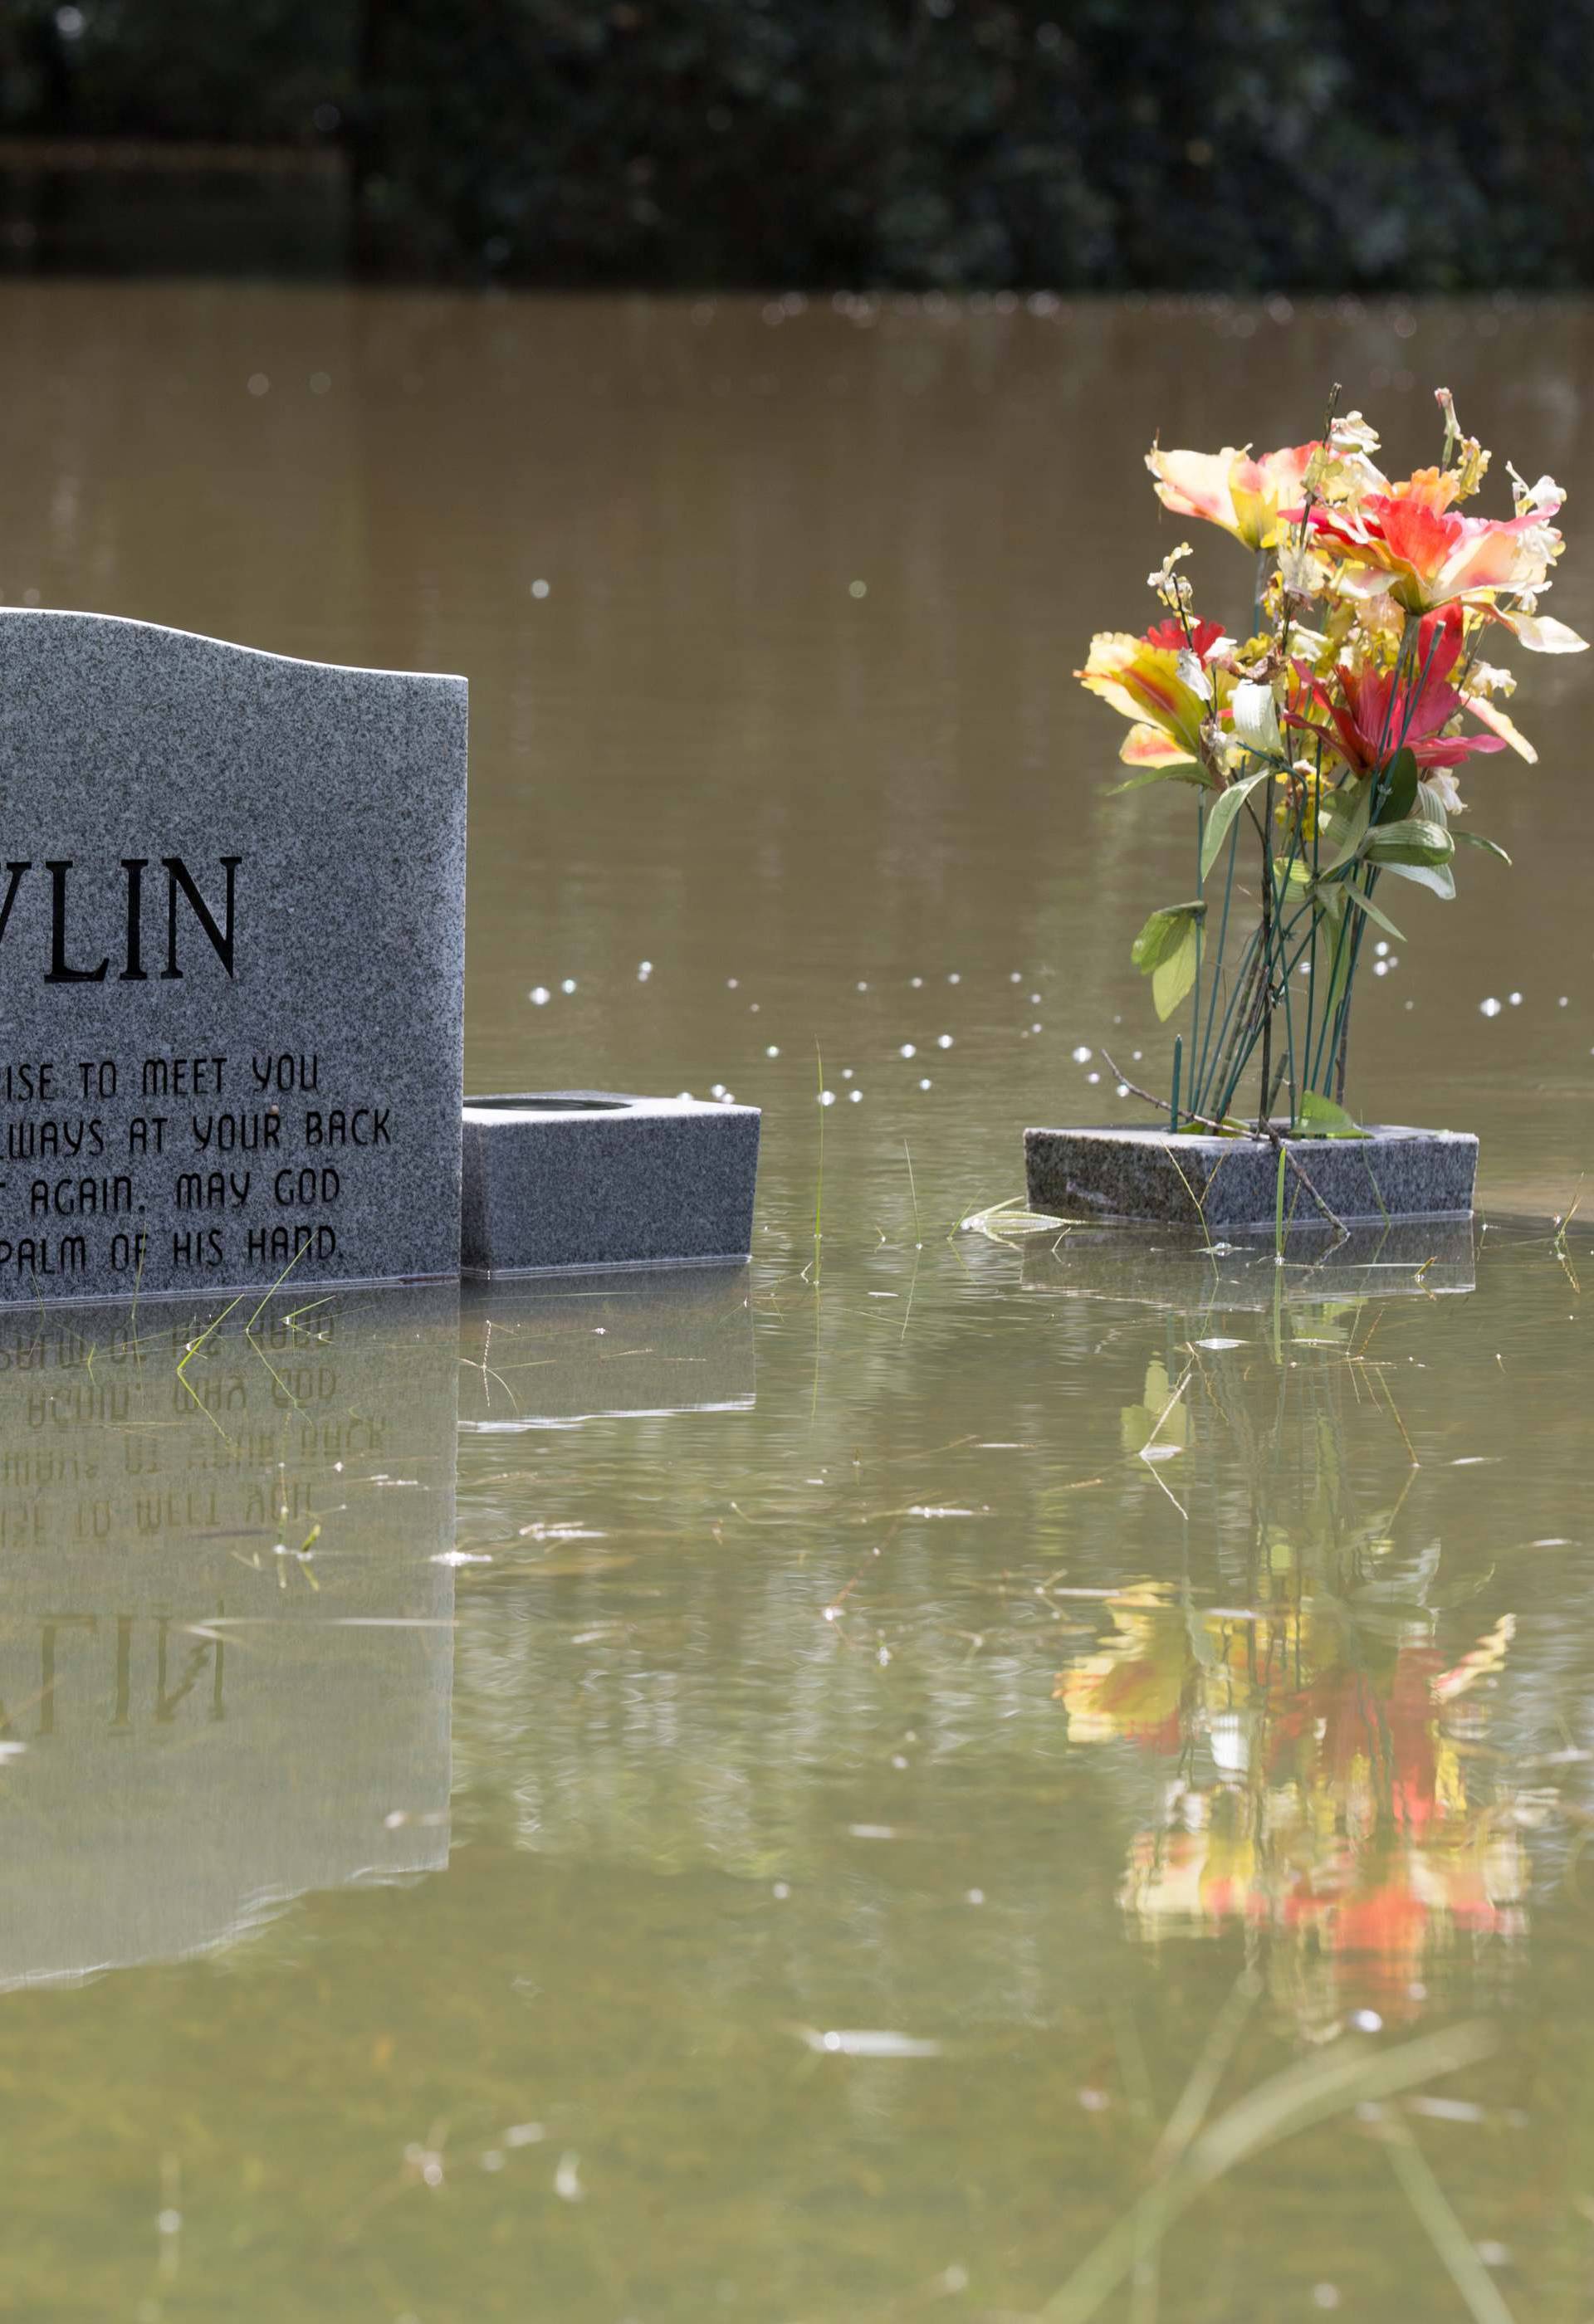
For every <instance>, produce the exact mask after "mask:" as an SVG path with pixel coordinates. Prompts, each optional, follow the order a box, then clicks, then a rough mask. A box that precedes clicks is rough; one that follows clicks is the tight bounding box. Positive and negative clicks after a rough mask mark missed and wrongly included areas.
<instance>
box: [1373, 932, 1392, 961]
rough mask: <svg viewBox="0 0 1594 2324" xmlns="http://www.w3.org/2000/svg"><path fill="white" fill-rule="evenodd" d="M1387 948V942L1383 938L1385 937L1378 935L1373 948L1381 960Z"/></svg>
mask: <svg viewBox="0 0 1594 2324" xmlns="http://www.w3.org/2000/svg"><path fill="white" fill-rule="evenodd" d="M1388 949H1389V946H1388V944H1387V943H1386V941H1385V938H1384V937H1383V936H1380V937H1379V938H1378V941H1377V943H1376V945H1374V946H1373V950H1374V952H1375V953H1376V954H1377V956H1378V958H1379V959H1380V960H1382V959H1383V957H1384V955H1385V953H1386V952H1387V951H1388Z"/></svg>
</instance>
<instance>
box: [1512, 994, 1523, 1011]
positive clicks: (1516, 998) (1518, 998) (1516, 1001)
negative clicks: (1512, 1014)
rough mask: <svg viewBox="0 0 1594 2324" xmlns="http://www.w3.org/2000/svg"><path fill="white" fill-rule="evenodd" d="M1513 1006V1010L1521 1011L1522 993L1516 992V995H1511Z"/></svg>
mask: <svg viewBox="0 0 1594 2324" xmlns="http://www.w3.org/2000/svg"><path fill="white" fill-rule="evenodd" d="M1511 1006H1512V1007H1513V1009H1520V1008H1521V1006H1522V995H1521V993H1520V992H1514V993H1513V994H1512V995H1511Z"/></svg>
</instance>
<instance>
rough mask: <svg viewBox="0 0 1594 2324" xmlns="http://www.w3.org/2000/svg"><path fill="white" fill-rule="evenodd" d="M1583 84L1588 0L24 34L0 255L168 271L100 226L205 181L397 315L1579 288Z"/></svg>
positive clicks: (248, 2)
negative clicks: (509, 286) (811, 291)
mask: <svg viewBox="0 0 1594 2324" xmlns="http://www.w3.org/2000/svg"><path fill="white" fill-rule="evenodd" d="M1591 79H1594V0H1560V5H1557V6H1556V7H1554V8H1548V7H1543V8H1539V7H1535V8H1531V9H1515V10H1514V9H1510V8H1506V7H1502V6H1501V5H1499V0H1228V5H1222V6H1219V5H1203V0H1194V5H1191V0H227V5H218V0H158V5H156V0H76V5H55V0H4V6H3V7H0V180H3V181H4V184H5V188H7V189H9V190H8V192H7V193H6V195H5V198H4V205H3V206H0V228H3V230H4V231H3V239H4V242H5V249H6V251H7V252H8V254H9V256H10V258H11V260H12V262H13V263H19V262H20V263H26V264H33V265H46V264H49V263H60V261H61V257H62V254H63V252H64V253H65V254H67V256H68V257H69V258H70V255H71V254H72V253H73V252H76V254H77V255H78V256H79V258H81V257H82V256H83V255H84V254H88V257H89V259H90V261H92V260H93V258H94V255H95V253H96V251H97V250H98V251H99V254H100V255H101V256H102V257H103V258H105V260H106V263H117V264H125V265H137V264H141V263H142V264H147V265H149V266H151V267H171V266H173V265H180V264H181V263H185V257H184V252H183V249H182V248H181V246H180V244H181V232H180V231H179V229H178V228H177V227H176V226H174V225H173V223H172V216H173V215H174V214H172V215H167V216H166V219H165V223H164V224H162V215H163V214H162V211H161V209H160V207H159V205H156V206H154V207H153V208H149V209H148V211H147V213H140V214H139V215H141V216H143V217H144V225H143V226H141V227H139V228H137V229H136V230H133V229H129V228H128V227H126V226H125V225H124V227H123V231H122V235H121V239H120V240H119V241H117V242H115V244H114V249H113V243H112V241H111V240H110V239H107V238H106V237H105V236H102V237H101V241H100V242H99V243H98V244H97V243H96V241H95V237H94V235H93V234H92V232H90V233H88V235H87V239H86V238H85V235H84V232H83V231H82V227H83V220H84V218H85V216H88V217H90V218H91V217H92V214H93V207H94V201H95V199H96V194H95V190H94V189H95V186H96V184H97V183H98V184H99V186H100V187H101V189H102V198H103V189H104V187H106V186H107V185H108V186H112V187H116V186H120V185H124V184H125V180H126V178H127V177H128V176H129V175H130V174H133V173H142V175H143V177H144V180H149V179H150V178H151V177H152V176H153V177H155V178H158V177H159V176H160V175H161V173H162V171H170V172H171V173H172V174H173V175H174V176H176V175H180V174H181V172H183V171H189V172H190V174H191V172H192V171H194V170H195V169H201V170H211V171H218V172H226V173H227V174H228V176H229V177H230V179H231V180H233V181H234V182H235V183H236V184H238V185H243V184H246V183H247V182H248V181H249V180H250V177H251V173H252V172H253V173H254V174H255V177H256V178H257V179H259V180H261V181H262V182H264V181H266V180H272V181H273V182H274V183H275V184H276V185H277V186H278V187H279V188H281V187H283V185H286V184H288V183H289V182H291V181H297V180H304V181H306V182H309V181H311V180H313V182H314V183H315V184H316V185H317V186H319V187H320V189H321V191H320V196H319V197H318V199H319V201H320V209H319V210H318V212H317V215H318V217H320V227H319V228H318V229H317V232H316V233H315V234H311V235H310V239H309V241H308V242H304V243H303V246H302V248H301V247H300V244H295V243H293V238H292V235H290V236H289V237H288V241H287V243H284V244H282V246H281V247H280V248H279V249H278V250H277V252H276V259H277V260H281V261H282V262H283V263H288V264H295V263H305V264H310V265H313V266H318V267H320V268H322V269H324V270H328V271H335V270H338V269H341V268H342V267H344V266H348V267H351V268H354V269H356V270H357V271H359V272H365V273H367V274H385V275H390V276H394V277H398V278H408V279H423V280H425V279H431V280H441V281H473V280H474V281H480V280H484V279H498V280H503V281H515V282H526V283H546V284H561V285H579V284H588V283H591V284H608V285H615V284H651V285H658V286H661V287H672V286H673V287H689V286H698V285H705V286H708V285H723V286H727V287H735V286H752V285H774V286H780V287H832V286H857V287H867V286H873V285H881V284H894V285H902V286H906V287H911V288H921V289H922V288H930V287H941V288H945V289H949V290H950V289H956V288H960V287H964V286H984V287H991V288H1003V287H1009V286H1011V287H1014V288H1031V287H1039V286H1050V287H1053V288H1056V289H1059V290H1070V289H1102V290H1109V289H1111V290H1118V289H1135V288H1144V289H1154V288H1169V287H1181V288H1223V289H1226V290H1266V289H1271V288H1274V287H1282V288H1288V289H1292V290H1295V289H1306V290H1310V289H1339V288H1350V289H1373V290H1376V289H1379V288H1395V287H1399V288H1402V289H1409V290H1436V291H1443V290H1460V289H1468V288H1474V287H1482V286H1493V285H1501V284H1509V285H1511V286H1512V287H1515V288H1524V289H1532V288H1536V289H1542V290H1544V289H1547V290H1553V289H1559V288H1566V289H1572V288H1580V287H1585V286H1587V285H1588V284H1589V282H1590V281H1594V142H1591V141H1590V140H1589V135H1588V130H1587V120H1588V113H1589V98H1590V94H1591ZM69 180H70V186H71V188H72V192H71V196H70V199H69V198H65V197H63V196H61V194H60V186H61V185H62V184H63V183H66V182H68V181H69ZM52 189H53V190H52ZM117 198H118V199H119V197H117ZM190 207H191V206H190ZM245 208H246V206H244V208H238V209H237V212H236V215H237V218H238V222H239V228H240V233H239V237H238V245H237V263H240V264H245V265H247V264H250V263H264V264H266V265H268V266H269V265H271V264H273V263H276V262H275V261H274V260H273V249H272V246H271V243H270V238H269V236H268V237H267V240H266V243H265V244H263V245H262V247H261V249H260V250H258V251H256V250H254V249H253V246H252V245H251V244H250V241H249V235H248V232H247V231H245V230H244V224H245ZM63 218H64V219H67V220H69V221H71V220H75V221H76V228H75V238H74V234H73V233H66V232H65V231H64V230H63V229H62V227H61V221H62V219H63ZM130 235H131V239H130V238H129V237H130ZM173 235H176V237H177V238H176V241H173V238H172V237H173ZM279 240H280V237H279ZM301 241H302V237H301ZM151 245H153V246H151ZM290 245H292V249H290ZM293 251H297V252H298V256H297V258H295V257H294V256H293V254H292V252H293ZM284 254H286V255H284ZM202 256H203V257H204V259H205V263H212V262H213V259H214V252H212V251H209V249H208V250H207V251H206V252H205V253H203V254H202Z"/></svg>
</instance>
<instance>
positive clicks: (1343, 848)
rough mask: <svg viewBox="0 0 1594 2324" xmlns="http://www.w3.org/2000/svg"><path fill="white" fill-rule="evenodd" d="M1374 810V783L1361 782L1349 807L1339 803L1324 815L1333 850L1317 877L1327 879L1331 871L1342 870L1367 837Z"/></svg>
mask: <svg viewBox="0 0 1594 2324" xmlns="http://www.w3.org/2000/svg"><path fill="white" fill-rule="evenodd" d="M1372 812H1373V786H1372V784H1371V783H1363V784H1361V785H1360V786H1359V788H1358V792H1357V796H1356V798H1354V799H1352V801H1351V802H1350V805H1349V807H1340V808H1339V810H1338V811H1337V812H1336V813H1335V814H1333V815H1331V816H1326V817H1325V822H1326V824H1327V825H1328V827H1329V835H1330V838H1331V840H1332V841H1333V843H1334V853H1333V854H1332V855H1331V856H1330V859H1329V861H1328V862H1326V863H1325V864H1324V865H1323V866H1322V868H1321V871H1320V873H1319V875H1318V876H1319V877H1320V878H1321V879H1325V880H1326V879H1327V878H1328V876H1329V874H1330V872H1332V871H1341V870H1342V869H1343V868H1344V866H1345V865H1346V864H1347V863H1348V862H1350V861H1351V859H1352V857H1353V856H1354V855H1355V854H1356V853H1357V850H1358V848H1359V847H1360V845H1361V844H1362V841H1363V840H1364V839H1365V838H1366V837H1367V824H1368V822H1369V821H1370V819H1371V816H1372Z"/></svg>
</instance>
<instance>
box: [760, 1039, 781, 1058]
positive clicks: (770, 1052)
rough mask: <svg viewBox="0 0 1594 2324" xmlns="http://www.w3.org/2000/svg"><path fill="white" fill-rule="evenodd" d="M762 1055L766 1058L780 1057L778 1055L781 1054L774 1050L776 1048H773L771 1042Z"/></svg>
mask: <svg viewBox="0 0 1594 2324" xmlns="http://www.w3.org/2000/svg"><path fill="white" fill-rule="evenodd" d="M764 1054H765V1056H766V1057H778V1056H780V1054H781V1053H780V1051H779V1049H777V1048H776V1047H775V1045H774V1042H773V1041H772V1042H771V1043H770V1045H769V1047H768V1048H767V1049H765V1052H764Z"/></svg>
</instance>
